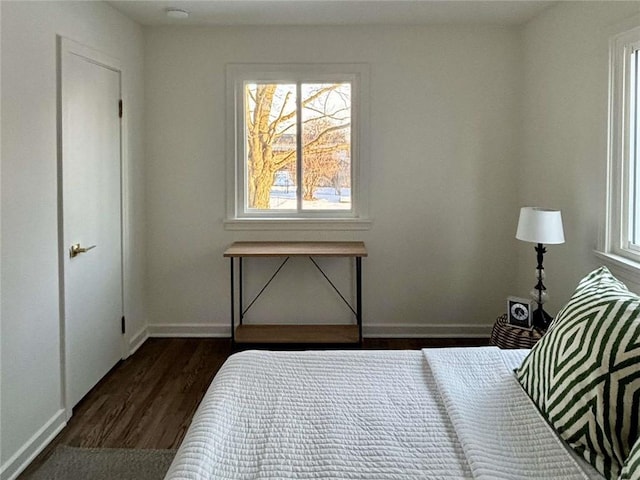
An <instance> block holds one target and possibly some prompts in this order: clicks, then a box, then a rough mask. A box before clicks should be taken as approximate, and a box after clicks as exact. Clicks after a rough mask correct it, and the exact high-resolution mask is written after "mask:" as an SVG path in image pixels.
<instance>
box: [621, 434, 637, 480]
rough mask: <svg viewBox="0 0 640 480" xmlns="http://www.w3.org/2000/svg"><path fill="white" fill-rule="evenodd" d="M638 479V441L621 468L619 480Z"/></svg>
mask: <svg viewBox="0 0 640 480" xmlns="http://www.w3.org/2000/svg"><path fill="white" fill-rule="evenodd" d="M639 478H640V439H638V440H637V441H636V443H635V445H634V446H633V448H632V449H631V453H630V454H629V457H628V458H627V461H626V462H624V465H623V466H622V472H620V480H638V479H639Z"/></svg>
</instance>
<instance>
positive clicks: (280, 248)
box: [224, 242, 367, 257]
mask: <svg viewBox="0 0 640 480" xmlns="http://www.w3.org/2000/svg"><path fill="white" fill-rule="evenodd" d="M224 256H225V257H308V256H312V257H366V256H367V249H366V247H365V246H364V242H234V243H233V244H232V245H231V246H230V247H229V248H227V249H226V250H225V252H224Z"/></svg>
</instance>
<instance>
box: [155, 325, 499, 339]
mask: <svg viewBox="0 0 640 480" xmlns="http://www.w3.org/2000/svg"><path fill="white" fill-rule="evenodd" d="M492 326H493V325H471V324H440V325H415V324H382V325H368V326H364V327H363V328H362V336H363V337H365V338H489V336H490V335H491V328H492ZM148 336H149V337H215V338H225V337H227V338H228V337H229V336H230V332H229V325H220V324H214V325H212V324H184V325H181V324H164V325H162V324H156V325H149V327H148Z"/></svg>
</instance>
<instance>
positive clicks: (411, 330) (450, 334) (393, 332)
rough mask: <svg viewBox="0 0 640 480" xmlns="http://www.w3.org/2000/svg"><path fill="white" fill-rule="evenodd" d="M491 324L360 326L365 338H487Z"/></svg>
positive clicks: (489, 334)
mask: <svg viewBox="0 0 640 480" xmlns="http://www.w3.org/2000/svg"><path fill="white" fill-rule="evenodd" d="M492 328H493V324H491V325H470V324H446V325H444V324H440V325H415V324H386V325H369V326H365V327H363V328H362V336H363V337H365V338H489V337H490V336H491V329H492Z"/></svg>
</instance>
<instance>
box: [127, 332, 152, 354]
mask: <svg viewBox="0 0 640 480" xmlns="http://www.w3.org/2000/svg"><path fill="white" fill-rule="evenodd" d="M147 338H149V328H148V327H144V328H142V329H141V330H140V331H139V332H138V333H136V334H135V335H134V336H133V337H131V338H130V339H129V355H133V354H134V353H135V352H136V350H138V349H139V348H140V347H141V346H142V344H143V343H144V342H145V341H146V340H147Z"/></svg>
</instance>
